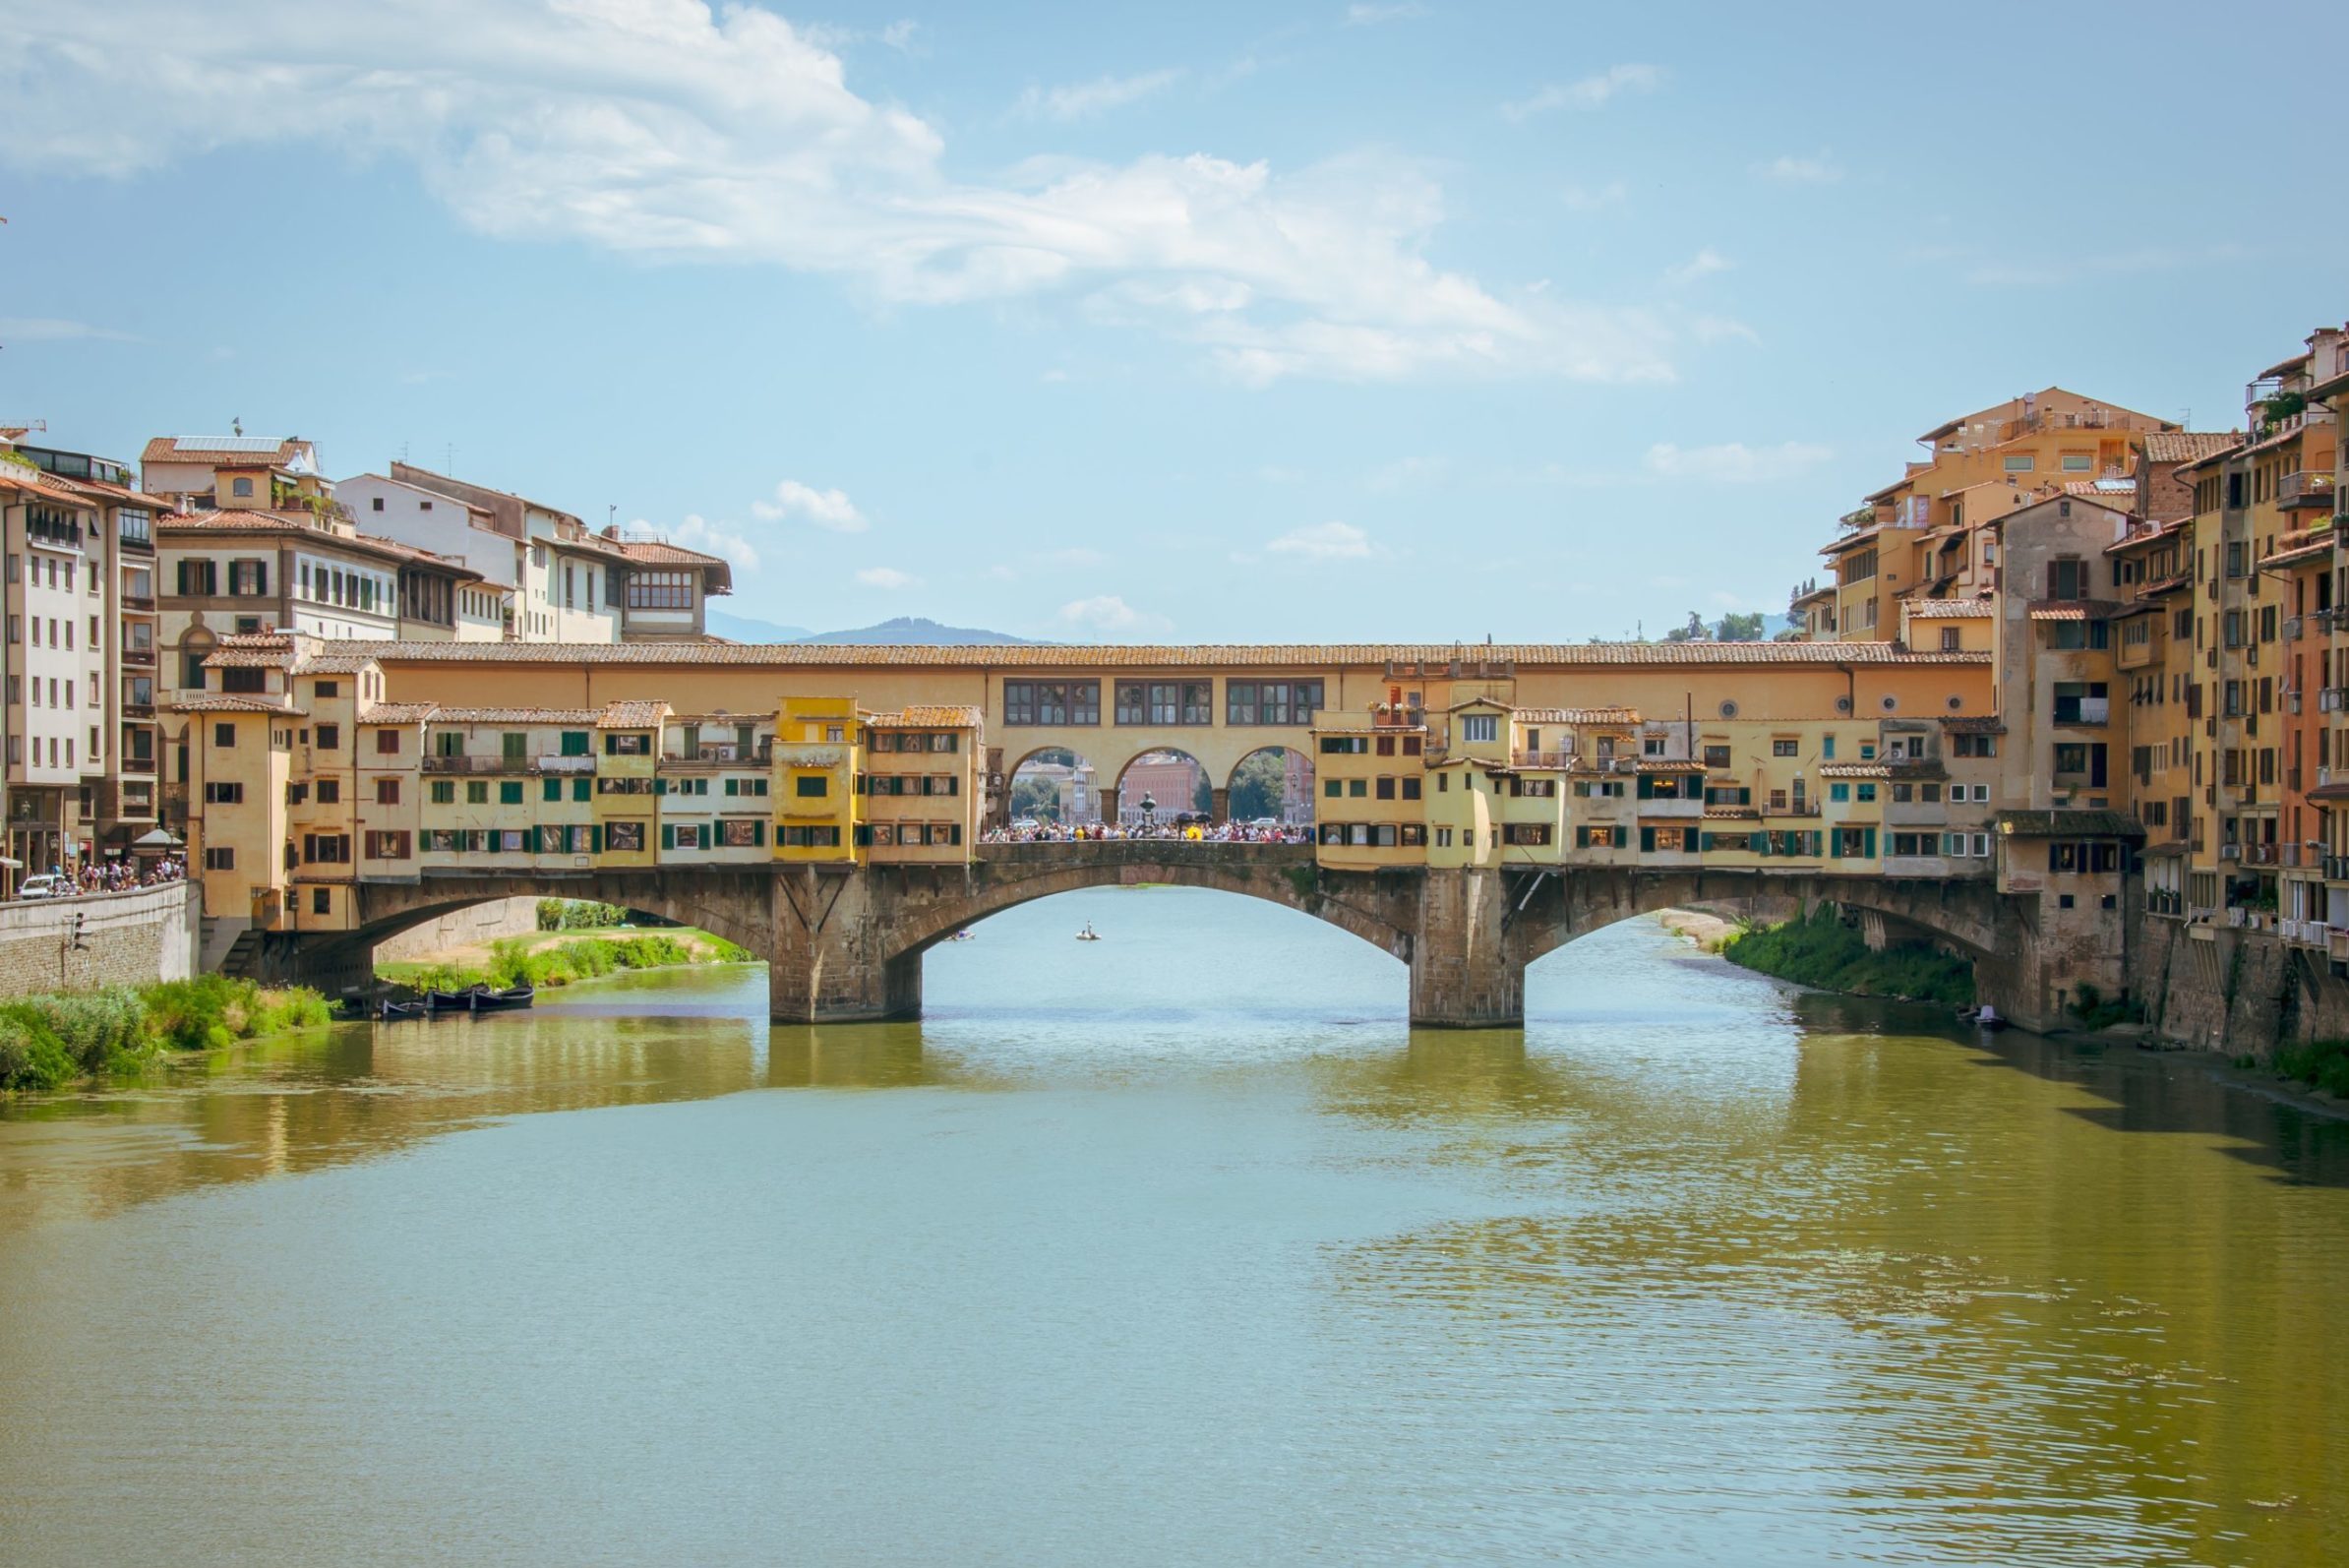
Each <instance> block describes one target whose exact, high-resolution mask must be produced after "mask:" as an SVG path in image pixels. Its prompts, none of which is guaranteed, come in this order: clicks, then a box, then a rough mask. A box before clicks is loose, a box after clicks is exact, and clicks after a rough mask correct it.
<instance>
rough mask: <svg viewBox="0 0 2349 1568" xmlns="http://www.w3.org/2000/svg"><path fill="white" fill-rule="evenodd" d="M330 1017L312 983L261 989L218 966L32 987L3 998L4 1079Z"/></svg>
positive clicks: (188, 1047) (110, 1063) (95, 1068)
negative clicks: (138, 982) (146, 981)
mask: <svg viewBox="0 0 2349 1568" xmlns="http://www.w3.org/2000/svg"><path fill="white" fill-rule="evenodd" d="M327 1021H328V1012H327V1002H326V998H325V997H323V996H321V995H319V994H318V993H317V992H315V991H311V990H308V989H307V988H303V987H295V988H293V989H291V990H286V991H265V990H264V989H262V988H261V987H260V986H257V985H255V984H254V983H253V982H252V981H250V980H231V979H229V978H228V977H226V976H224V975H200V976H198V977H197V978H196V979H194V980H171V981H162V982H159V983H157V984H155V985H152V986H146V987H142V988H141V989H139V990H136V991H133V990H131V989H129V988H127V987H114V988H111V989H109V990H106V991H96V992H89V993H85V994H81V995H63V996H30V997H27V998H25V999H24V1000H22V1001H13V1002H10V1003H8V1004H7V1005H6V1006H0V1089H54V1088H56V1087H58V1086H59V1085H60V1084H64V1083H69V1082H71V1081H73V1080H74V1079H76V1078H86V1077H89V1076H90V1075H91V1074H93V1073H99V1072H116V1071H129V1070H133V1069H135V1068H137V1067H139V1066H140V1065H142V1064H143V1063H144V1062H145V1061H147V1060H148V1059H149V1058H150V1057H151V1056H153V1055H155V1054H156V1053H158V1052H164V1051H214V1050H218V1049H219V1048H220V1047H222V1046H229V1045H234V1044H235V1043H236V1042H237V1041H238V1040H242V1039H251V1038H253V1037H254V1036H256V1035H271V1034H277V1033H281V1032H282V1031H285V1030H288V1029H307V1028H311V1027H313V1026H315V1025H318V1024H323V1023H326V1022H327Z"/></svg>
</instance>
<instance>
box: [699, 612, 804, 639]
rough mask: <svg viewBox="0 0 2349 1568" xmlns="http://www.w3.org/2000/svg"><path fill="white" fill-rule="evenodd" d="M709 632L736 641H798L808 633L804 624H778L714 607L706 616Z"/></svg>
mask: <svg viewBox="0 0 2349 1568" xmlns="http://www.w3.org/2000/svg"><path fill="white" fill-rule="evenodd" d="M706 621H707V624H708V627H709V634H710V635H711V636H714V637H730V638H732V639H733V640H734V641H736V642H797V641H798V640H799V639H800V638H802V637H804V636H806V635H807V634H808V629H807V628H806V627H804V626H777V625H776V624H775V623H774V622H772V621H758V620H753V618H751V617H750V616H747V615H728V614H727V613H726V612H725V611H723V610H720V609H717V608H715V607H712V608H711V609H710V610H709V612H708V614H707V617H706Z"/></svg>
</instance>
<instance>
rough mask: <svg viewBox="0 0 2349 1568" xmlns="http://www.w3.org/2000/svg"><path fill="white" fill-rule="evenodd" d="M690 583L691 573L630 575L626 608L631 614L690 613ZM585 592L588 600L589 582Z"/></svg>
mask: <svg viewBox="0 0 2349 1568" xmlns="http://www.w3.org/2000/svg"><path fill="white" fill-rule="evenodd" d="M693 581H694V574H693V573H691V572H632V573H629V578H628V590H627V595H628V607H629V608H630V609H632V610H691V609H692V608H693ZM588 591H589V593H590V595H591V596H592V594H593V592H594V588H593V583H592V581H591V582H590V584H589V590H588ZM592 607H593V601H592V597H591V598H590V608H592Z"/></svg>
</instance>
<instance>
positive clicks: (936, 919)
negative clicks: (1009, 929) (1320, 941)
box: [883, 839, 1417, 963]
mask: <svg viewBox="0 0 2349 1568" xmlns="http://www.w3.org/2000/svg"><path fill="white" fill-rule="evenodd" d="M1035 847H1037V848H1040V849H1042V848H1052V849H1057V848H1059V847H1060V846H1035ZM1087 848H1088V849H1089V850H1092V851H1095V852H1096V853H1092V854H1088V855H1086V856H1084V857H1083V858H1081V859H1072V858H1070V857H1067V856H1037V857H1033V858H1032V859H1029V860H1026V861H1019V860H1000V861H995V862H992V863H991V869H992V868H993V867H996V866H999V867H1001V868H1002V869H1003V871H1004V873H1005V874H1000V875H994V876H990V877H988V878H986V879H985V880H984V881H981V882H975V883H974V884H973V886H972V887H971V889H970V890H969V892H968V893H967V895H966V896H964V897H961V898H957V899H952V900H947V901H945V902H942V903H938V904H934V905H931V906H928V907H925V908H921V909H915V910H908V911H906V912H905V913H904V914H903V915H902V916H901V917H900V919H899V920H898V921H897V922H896V923H895V927H894V930H893V932H892V935H891V945H890V947H889V949H888V950H887V951H886V952H885V954H884V955H883V956H884V957H885V958H886V959H887V960H888V961H890V962H893V963H894V962H901V961H903V960H906V959H909V958H916V957H919V956H920V955H921V954H922V953H925V952H927V951H929V950H930V949H931V948H932V947H934V946H936V945H937V944H938V943H939V942H941V941H943V940H945V939H946V938H947V937H949V936H951V935H953V934H954V933H955V932H957V931H960V930H962V929H963V928H964V927H966V926H972V925H976V924H978V923H979V922H980V921H983V920H985V919H987V918H988V917H989V916H991V915H999V914H1001V913H1003V912H1004V911H1005V910H1007V909H1016V908H1018V907H1019V906H1020V905H1022V904H1030V903H1034V902H1036V901H1037V900H1038V899H1042V898H1051V897H1053V896H1054V895H1055V894H1059V893H1072V892H1081V891H1083V890H1085V889H1087V888H1093V887H1120V886H1134V885H1137V884H1141V883H1165V884H1167V885H1169V886H1174V887H1204V888H1208V889H1211V890H1213V891H1216V892H1224V893H1236V894H1238V895H1240V896H1241V897H1243V898H1254V899H1258V900H1261V901H1263V902H1266V903H1272V904H1278V905H1280V906H1281V907H1282V908H1284V909H1291V910H1295V911H1296V912H1297V913H1299V914H1302V915H1308V916H1311V917H1312V918H1314V919H1316V920H1321V921H1324V922H1327V923H1328V924H1330V925H1332V926H1336V927H1337V928H1338V929H1339V930H1341V931H1344V932H1347V933H1350V934H1351V935H1355V936H1359V937H1361V938H1362V939H1363V940H1364V941H1366V942H1369V943H1370V944H1371V945H1372V946H1374V947H1376V948H1378V949H1379V950H1380V951H1382V952H1384V953H1387V954H1388V955H1389V956H1391V957H1394V958H1398V959H1401V960H1402V961H1403V962H1405V963H1409V962H1411V957H1412V949H1413V935H1414V929H1415V917H1416V910H1417V900H1416V896H1415V893H1414V892H1412V891H1410V890H1408V889H1387V890H1381V889H1378V888H1377V887H1375V885H1370V886H1361V887H1357V886H1341V887H1325V886H1324V885H1323V884H1322V882H1321V879H1320V878H1319V877H1317V876H1316V874H1314V871H1313V866H1312V861H1311V859H1310V854H1309V851H1308V852H1307V853H1305V854H1301V855H1300V854H1279V853H1278V852H1268V851H1267V850H1265V849H1247V848H1241V847H1240V846H1233V845H1186V844H1180V843H1174V842H1166V841H1161V840H1152V839H1141V840H1128V841H1124V842H1117V841H1112V842H1109V843H1105V844H1098V845H1090V846H1087ZM1119 850H1130V851H1134V852H1136V853H1130V854H1116V853H1111V854H1102V853H1098V852H1099V851H1113V852H1114V851H1119ZM1154 852H1159V853H1154ZM1202 852H1204V853H1202ZM1250 859H1253V860H1254V861H1256V862H1258V864H1249V861H1250Z"/></svg>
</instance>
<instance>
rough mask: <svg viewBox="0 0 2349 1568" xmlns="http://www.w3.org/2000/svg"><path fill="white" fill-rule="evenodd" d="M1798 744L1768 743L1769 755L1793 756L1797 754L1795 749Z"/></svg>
mask: <svg viewBox="0 0 2349 1568" xmlns="http://www.w3.org/2000/svg"><path fill="white" fill-rule="evenodd" d="M1800 744H1801V743H1799V742H1796V741H1773V742H1771V743H1770V754H1771V755H1773V756H1794V755H1796V754H1797V752H1796V750H1795V748H1796V747H1797V746H1798V745H1800Z"/></svg>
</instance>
